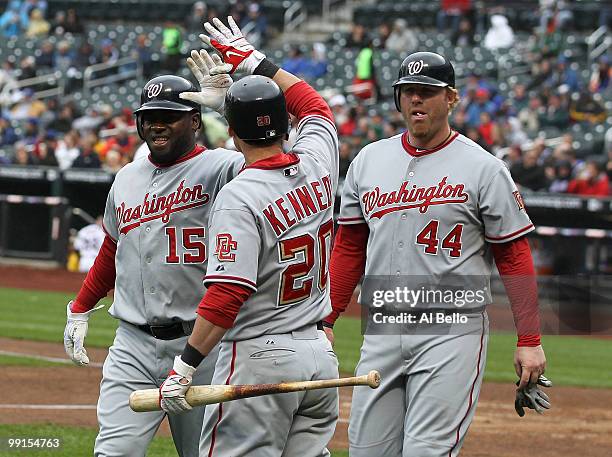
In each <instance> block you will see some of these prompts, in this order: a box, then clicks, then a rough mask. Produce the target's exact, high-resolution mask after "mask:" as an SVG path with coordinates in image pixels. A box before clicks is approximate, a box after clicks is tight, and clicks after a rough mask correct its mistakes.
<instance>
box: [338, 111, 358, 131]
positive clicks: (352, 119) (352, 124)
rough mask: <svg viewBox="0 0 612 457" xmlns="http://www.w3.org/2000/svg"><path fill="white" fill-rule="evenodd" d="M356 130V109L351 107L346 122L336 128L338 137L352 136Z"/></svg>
mask: <svg viewBox="0 0 612 457" xmlns="http://www.w3.org/2000/svg"><path fill="white" fill-rule="evenodd" d="M356 128H357V108H356V107H354V106H353V107H351V109H349V112H348V117H347V118H346V120H345V121H344V122H343V123H342V124H340V126H339V127H338V134H339V135H340V136H351V135H353V134H354V132H355V129H356Z"/></svg>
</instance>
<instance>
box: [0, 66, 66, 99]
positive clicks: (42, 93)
mask: <svg viewBox="0 0 612 457" xmlns="http://www.w3.org/2000/svg"><path fill="white" fill-rule="evenodd" d="M39 84H47V85H49V86H54V87H50V88H49V89H44V90H38V91H35V95H36V98H39V99H40V98H47V97H57V96H62V95H64V80H63V79H62V73H61V72H59V71H56V72H54V73H49V74H46V75H41V76H35V77H34V78H28V79H22V80H21V81H16V82H15V83H13V84H6V85H5V86H4V87H3V88H2V93H0V104H2V105H10V104H12V103H14V100H13V97H12V91H15V90H23V89H25V88H28V87H36V86H38V85H39Z"/></svg>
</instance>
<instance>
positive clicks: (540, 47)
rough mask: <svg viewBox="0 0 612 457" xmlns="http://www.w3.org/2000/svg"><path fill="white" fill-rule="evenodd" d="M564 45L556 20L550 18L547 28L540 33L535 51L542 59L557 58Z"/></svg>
mask: <svg viewBox="0 0 612 457" xmlns="http://www.w3.org/2000/svg"><path fill="white" fill-rule="evenodd" d="M562 45H563V36H562V35H561V32H560V31H559V30H558V29H557V27H556V23H555V20H554V18H550V19H549V21H548V24H547V26H546V28H545V29H544V30H543V31H541V32H539V39H538V40H537V41H536V45H535V49H534V51H535V52H536V53H538V54H539V55H541V56H542V57H556V56H557V55H559V51H560V50H561V46H562Z"/></svg>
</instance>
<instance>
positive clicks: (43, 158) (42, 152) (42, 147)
mask: <svg viewBox="0 0 612 457" xmlns="http://www.w3.org/2000/svg"><path fill="white" fill-rule="evenodd" d="M35 152H36V155H37V157H38V165H44V166H47V167H57V166H58V162H57V159H56V158H55V150H54V149H53V147H52V146H51V144H50V142H49V141H41V142H40V143H38V145H37V146H36V149H35Z"/></svg>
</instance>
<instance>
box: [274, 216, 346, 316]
mask: <svg viewBox="0 0 612 457" xmlns="http://www.w3.org/2000/svg"><path fill="white" fill-rule="evenodd" d="M333 232H334V221H333V220H331V219H330V220H329V221H327V222H325V223H323V224H322V225H321V226H320V227H319V230H318V231H317V240H316V241H315V239H314V237H313V236H312V235H311V234H309V233H305V234H304V235H299V236H296V237H294V238H289V239H287V240H282V241H280V242H279V244H278V257H279V261H280V262H281V263H288V264H289V265H287V267H286V268H285V269H284V270H283V271H282V273H281V277H280V286H279V291H278V306H288V305H293V304H296V303H298V302H301V301H302V300H305V299H307V298H309V297H310V295H311V293H312V287H313V282H314V277H313V276H314V275H310V271H311V270H312V268H313V267H314V264H315V255H316V254H317V252H315V251H318V255H319V271H318V272H317V274H316V278H317V287H318V289H319V291H320V292H323V291H324V290H325V288H326V287H327V276H328V270H329V257H330V254H331V243H332V236H333ZM299 253H301V254H302V260H300V261H297V262H296V260H297V259H298V254H299Z"/></svg>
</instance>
